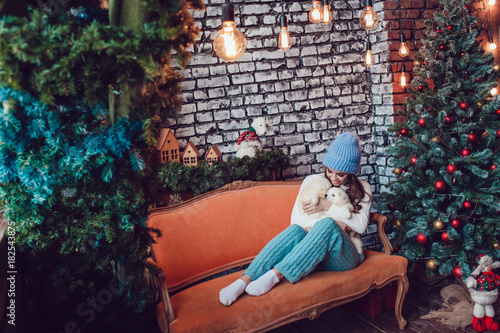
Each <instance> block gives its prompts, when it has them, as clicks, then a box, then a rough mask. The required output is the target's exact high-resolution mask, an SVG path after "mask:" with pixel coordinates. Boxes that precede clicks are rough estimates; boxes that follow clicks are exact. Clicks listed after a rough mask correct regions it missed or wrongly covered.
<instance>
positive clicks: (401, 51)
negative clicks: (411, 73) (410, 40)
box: [398, 42, 410, 58]
mask: <svg viewBox="0 0 500 333" xmlns="http://www.w3.org/2000/svg"><path fill="white" fill-rule="evenodd" d="M398 53H399V55H400V56H402V57H403V58H404V57H407V56H408V55H409V54H410V49H408V46H406V42H402V43H401V45H400V46H399V52H398Z"/></svg>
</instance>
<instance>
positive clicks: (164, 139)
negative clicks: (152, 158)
mask: <svg viewBox="0 0 500 333" xmlns="http://www.w3.org/2000/svg"><path fill="white" fill-rule="evenodd" d="M156 150H157V152H158V157H159V160H160V162H161V163H168V162H174V161H175V162H180V152H179V142H178V141H177V139H176V138H175V136H174V132H173V131H172V130H171V129H170V128H162V129H161V131H160V135H159V137H158V143H157V145H156Z"/></svg>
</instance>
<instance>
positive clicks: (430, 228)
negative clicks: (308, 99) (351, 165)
mask: <svg viewBox="0 0 500 333" xmlns="http://www.w3.org/2000/svg"><path fill="white" fill-rule="evenodd" d="M481 3H482V2H481ZM440 4H441V7H440V9H439V10H436V11H435V12H434V16H433V19H428V20H426V21H425V31H424V37H423V38H422V40H421V42H422V47H421V48H420V49H419V50H418V52H417V53H416V54H415V56H414V60H415V68H414V74H415V76H414V78H413V80H412V86H411V87H409V88H408V89H409V93H410V94H411V97H410V98H407V99H406V100H405V109H404V110H399V114H400V115H401V116H403V117H404V118H403V119H406V121H404V122H401V123H396V124H394V125H392V126H391V127H390V131H392V132H395V134H396V140H395V144H394V145H393V146H392V147H390V148H389V149H388V153H389V155H390V156H391V157H392V162H393V165H394V173H395V174H396V179H395V181H393V182H391V183H390V184H389V192H388V193H386V194H385V195H384V197H385V201H386V203H387V209H388V214H389V215H390V216H391V217H392V219H393V222H394V224H395V226H394V230H395V240H394V242H395V245H396V249H397V250H398V252H399V254H401V255H403V256H405V257H407V258H408V259H409V260H410V262H412V263H413V264H415V263H416V262H418V261H421V262H424V263H426V266H427V272H428V274H429V275H433V274H435V273H437V272H439V274H443V275H446V274H449V273H451V272H453V273H454V274H455V275H456V276H469V275H470V272H471V268H472V269H474V265H475V258H476V257H477V255H478V254H489V255H491V256H492V257H494V258H499V257H500V251H499V248H500V217H499V216H500V215H499V210H500V176H499V175H500V173H499V169H498V168H497V167H500V151H499V150H500V98H499V97H498V95H495V96H491V94H490V90H491V89H492V88H494V87H496V86H497V85H498V83H497V80H498V78H499V72H498V69H499V68H498V65H495V63H494V58H493V55H492V54H491V53H485V52H484V51H483V49H482V48H481V46H480V43H479V41H478V33H479V31H480V28H481V26H480V25H479V24H478V19H477V16H476V14H477V12H476V11H477V9H475V8H480V6H478V4H479V5H480V3H479V2H478V3H476V4H474V3H468V1H464V0H441V1H440ZM475 5H476V7H475Z"/></svg>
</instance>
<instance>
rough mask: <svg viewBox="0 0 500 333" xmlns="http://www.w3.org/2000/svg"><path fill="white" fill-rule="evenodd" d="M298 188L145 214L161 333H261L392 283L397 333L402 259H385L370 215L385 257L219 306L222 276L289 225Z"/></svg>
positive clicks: (209, 199)
mask: <svg viewBox="0 0 500 333" xmlns="http://www.w3.org/2000/svg"><path fill="white" fill-rule="evenodd" d="M299 188H300V182H291V181H284V182H250V181H238V182H234V183H232V184H228V185H226V186H224V187H223V188H221V189H218V190H215V191H212V192H209V193H206V194H203V195H201V196H198V197H195V198H193V199H190V200H188V201H186V202H183V203H180V204H178V205H175V206H171V207H165V208H158V209H155V210H153V211H152V212H151V214H150V216H149V218H148V226H149V227H152V228H158V229H160V230H161V231H162V234H163V235H162V237H160V238H158V240H157V243H156V244H154V245H153V246H152V252H153V261H154V262H152V264H153V265H154V266H155V267H156V268H157V269H156V274H155V284H156V286H157V288H158V289H159V290H160V293H161V302H160V303H159V304H158V306H157V319H158V324H159V326H160V328H161V330H162V331H163V332H176V333H177V332H196V333H201V332H265V331H268V330H271V329H274V328H277V327H280V326H282V325H285V324H288V323H291V322H294V321H297V320H300V319H302V318H309V319H315V318H318V317H319V316H320V314H321V313H322V312H323V311H325V310H327V309H330V308H333V307H336V306H339V305H342V304H345V303H348V302H351V301H353V300H355V299H358V298H361V297H363V296H364V295H366V294H368V293H369V292H370V291H371V290H373V289H379V288H382V287H384V286H386V285H388V284H389V283H391V282H393V281H397V285H398V291H397V298H396V304H395V315H396V320H397V321H398V324H399V327H400V328H401V329H403V328H404V327H405V325H406V320H405V319H404V318H403V317H402V314H401V310H402V306H403V300H404V297H405V295H406V293H407V291H408V286H409V284H408V279H407V276H406V268H407V260H406V259H405V258H403V257H400V256H394V255H390V254H391V253H392V246H391V243H390V242H389V240H388V239H387V236H386V234H385V232H384V225H385V223H386V220H387V219H386V217H385V216H383V215H380V214H377V213H372V214H371V217H370V219H371V221H373V222H374V223H377V224H378V234H379V236H380V239H381V241H382V243H383V245H384V247H385V253H381V252H375V251H370V250H365V257H366V259H365V261H363V263H362V264H361V265H360V266H359V267H357V268H355V269H354V270H351V271H348V272H314V273H312V274H309V275H308V276H307V277H305V278H304V279H302V280H301V281H299V282H297V283H295V284H291V283H290V282H288V281H286V280H283V281H282V282H281V283H280V284H278V285H277V286H276V287H275V288H274V289H273V290H271V291H270V292H269V293H267V294H265V295H263V296H260V297H252V296H249V295H246V294H244V295H242V296H241V297H240V298H239V299H238V300H237V301H236V302H235V303H234V304H232V305H231V306H229V307H225V306H223V305H222V304H221V303H220V302H219V296H218V295H219V290H220V289H221V288H223V287H225V286H226V285H228V284H229V283H231V282H233V281H234V280H235V279H236V278H238V276H240V275H241V271H238V272H234V273H227V272H228V270H231V269H233V270H234V269H235V268H238V267H240V268H241V266H242V265H245V264H248V263H250V262H251V261H252V259H253V258H254V257H255V255H256V254H257V253H258V252H259V251H260V250H261V249H262V248H263V247H264V245H265V244H267V242H268V241H269V240H271V239H272V238H273V237H274V236H276V235H277V234H278V233H279V232H281V231H282V230H283V229H285V228H286V227H287V226H288V225H289V224H290V213H291V211H292V206H293V203H294V202H295V198H296V196H297V194H298V191H299ZM214 275H215V276H216V277H214ZM217 275H218V276H217ZM209 277H212V278H209ZM353 281H356V282H355V283H353Z"/></svg>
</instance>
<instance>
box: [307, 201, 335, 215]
mask: <svg viewBox="0 0 500 333" xmlns="http://www.w3.org/2000/svg"><path fill="white" fill-rule="evenodd" d="M332 205H333V204H332V203H331V202H330V201H328V200H326V199H323V198H319V201H318V203H317V204H316V205H315V204H313V203H312V202H311V201H304V202H303V203H302V208H303V209H304V212H305V213H306V214H307V215H310V214H314V213H317V212H326V211H328V210H329V209H330V207H332Z"/></svg>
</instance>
